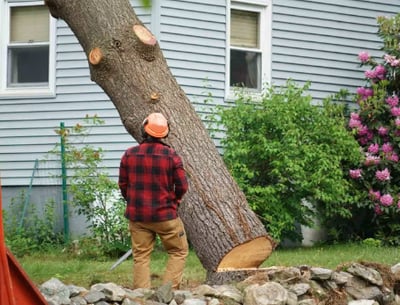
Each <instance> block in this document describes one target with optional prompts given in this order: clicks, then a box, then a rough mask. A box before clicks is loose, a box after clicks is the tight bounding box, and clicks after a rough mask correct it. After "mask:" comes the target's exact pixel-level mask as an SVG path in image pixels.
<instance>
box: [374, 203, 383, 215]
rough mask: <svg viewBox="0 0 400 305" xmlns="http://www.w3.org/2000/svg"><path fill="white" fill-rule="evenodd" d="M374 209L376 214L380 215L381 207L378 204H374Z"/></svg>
mask: <svg viewBox="0 0 400 305" xmlns="http://www.w3.org/2000/svg"><path fill="white" fill-rule="evenodd" d="M374 211H375V214H376V215H382V213H383V212H382V209H381V207H380V206H379V205H378V204H376V205H375V207H374Z"/></svg>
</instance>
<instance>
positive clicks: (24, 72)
mask: <svg viewBox="0 0 400 305" xmlns="http://www.w3.org/2000/svg"><path fill="white" fill-rule="evenodd" d="M9 56H10V61H9V73H8V76H9V78H8V84H9V85H17V84H27V83H48V81H49V47H48V46H37V47H10V48H9Z"/></svg>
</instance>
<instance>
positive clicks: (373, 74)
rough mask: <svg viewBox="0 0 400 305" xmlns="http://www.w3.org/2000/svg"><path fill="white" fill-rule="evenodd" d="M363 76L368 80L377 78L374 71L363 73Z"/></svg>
mask: <svg viewBox="0 0 400 305" xmlns="http://www.w3.org/2000/svg"><path fill="white" fill-rule="evenodd" d="M364 75H365V77H366V78H369V79H374V78H376V76H377V75H376V72H375V70H367V71H365V72H364Z"/></svg>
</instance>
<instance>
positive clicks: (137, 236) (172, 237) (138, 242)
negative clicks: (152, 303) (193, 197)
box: [129, 218, 189, 289]
mask: <svg viewBox="0 0 400 305" xmlns="http://www.w3.org/2000/svg"><path fill="white" fill-rule="evenodd" d="M129 230H130V233H131V240H132V252H133V288H134V289H136V288H151V282H150V255H151V252H152V251H153V247H154V242H155V238H156V234H158V236H159V237H160V239H161V242H162V244H163V246H164V249H165V250H166V251H167V253H168V256H169V257H168V262H167V266H166V269H165V273H164V277H163V284H166V283H168V282H171V283H172V288H174V289H178V288H179V285H180V283H181V281H182V275H183V269H184V268H185V262H186V257H187V255H188V251H189V250H188V248H189V247H188V242H187V239H186V233H185V229H184V227H183V223H182V221H181V219H180V218H177V219H172V220H167V221H162V222H151V223H146V222H133V221H130V222H129Z"/></svg>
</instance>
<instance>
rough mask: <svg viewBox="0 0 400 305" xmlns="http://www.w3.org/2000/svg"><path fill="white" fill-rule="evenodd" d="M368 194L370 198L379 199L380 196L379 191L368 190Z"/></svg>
mask: <svg viewBox="0 0 400 305" xmlns="http://www.w3.org/2000/svg"><path fill="white" fill-rule="evenodd" d="M368 194H369V198H371V200H379V199H380V198H381V192H379V191H374V190H369V192H368Z"/></svg>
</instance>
